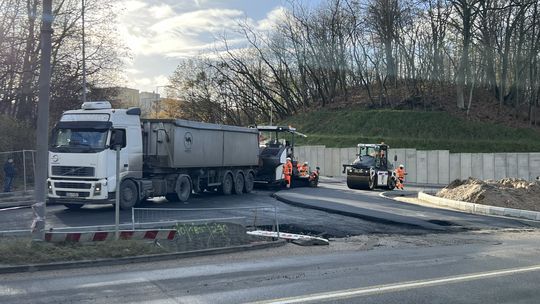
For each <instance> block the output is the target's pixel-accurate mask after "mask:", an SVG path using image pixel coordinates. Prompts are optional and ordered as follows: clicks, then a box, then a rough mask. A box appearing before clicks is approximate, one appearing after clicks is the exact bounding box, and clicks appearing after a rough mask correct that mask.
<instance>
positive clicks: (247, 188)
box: [244, 172, 255, 193]
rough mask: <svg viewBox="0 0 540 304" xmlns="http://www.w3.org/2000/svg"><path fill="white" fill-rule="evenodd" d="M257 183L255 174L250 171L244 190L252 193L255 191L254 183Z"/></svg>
mask: <svg viewBox="0 0 540 304" xmlns="http://www.w3.org/2000/svg"><path fill="white" fill-rule="evenodd" d="M254 184H255V175H254V174H253V172H248V173H247V174H246V178H245V180H244V192H245V193H251V191H253V185H254Z"/></svg>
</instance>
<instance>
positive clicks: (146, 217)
mask: <svg viewBox="0 0 540 304" xmlns="http://www.w3.org/2000/svg"><path fill="white" fill-rule="evenodd" d="M215 222H231V223H235V224H241V225H243V226H244V227H246V228H247V229H250V230H251V229H258V228H263V227H264V228H269V227H271V228H272V229H273V231H276V232H279V221H278V210H277V208H276V207H274V206H255V207H249V206H248V207H232V208H132V209H131V223H132V229H133V230H136V229H142V228H147V227H155V226H156V225H159V224H163V225H171V224H172V225H175V224H178V223H182V224H186V223H187V224H201V223H215Z"/></svg>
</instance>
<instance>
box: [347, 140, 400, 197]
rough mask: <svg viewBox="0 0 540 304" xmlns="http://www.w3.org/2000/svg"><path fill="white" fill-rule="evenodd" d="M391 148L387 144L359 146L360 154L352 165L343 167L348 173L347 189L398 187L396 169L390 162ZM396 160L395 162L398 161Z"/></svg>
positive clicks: (391, 188) (390, 188)
mask: <svg viewBox="0 0 540 304" xmlns="http://www.w3.org/2000/svg"><path fill="white" fill-rule="evenodd" d="M389 148H390V147H389V146H388V145H385V144H358V153H357V154H356V156H357V157H356V159H355V160H354V161H353V163H352V164H344V165H343V173H347V187H349V188H351V189H365V190H373V189H375V188H385V189H389V190H393V189H394V188H395V187H396V181H397V178H396V174H395V172H394V170H393V169H394V167H393V166H392V164H390V163H389V162H388V150H389ZM396 160H397V158H396V159H394V161H396Z"/></svg>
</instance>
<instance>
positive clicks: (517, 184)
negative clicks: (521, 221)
mask: <svg viewBox="0 0 540 304" xmlns="http://www.w3.org/2000/svg"><path fill="white" fill-rule="evenodd" d="M437 196H439V197H443V198H447V199H452V200H456V201H464V202H470V203H476V204H483V205H491V206H498V207H505V208H515V209H524V210H533V211H540V182H538V181H536V182H529V181H526V180H523V179H518V178H504V179H501V180H498V181H494V180H487V181H483V180H478V179H474V178H470V179H468V180H463V181H462V180H455V181H453V182H452V183H450V184H449V185H448V186H447V187H446V188H444V189H442V190H441V191H439V192H438V193H437Z"/></svg>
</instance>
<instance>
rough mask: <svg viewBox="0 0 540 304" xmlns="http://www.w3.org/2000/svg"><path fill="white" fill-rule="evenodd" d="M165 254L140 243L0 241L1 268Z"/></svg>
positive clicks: (135, 241) (10, 239)
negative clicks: (5, 266) (2, 266)
mask: <svg viewBox="0 0 540 304" xmlns="http://www.w3.org/2000/svg"><path fill="white" fill-rule="evenodd" d="M167 252H168V250H167V249H165V248H163V247H161V246H158V244H157V243H155V242H153V241H142V240H120V241H118V242H115V241H103V242H88V243H73V242H64V243H49V242H32V241H31V240H30V239H28V238H7V239H6V238H3V239H1V241H0V265H28V264H39V263H51V262H67V261H82V260H97V259H105V258H122V257H128V256H137V255H148V254H158V253H167Z"/></svg>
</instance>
